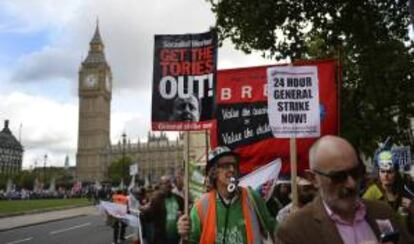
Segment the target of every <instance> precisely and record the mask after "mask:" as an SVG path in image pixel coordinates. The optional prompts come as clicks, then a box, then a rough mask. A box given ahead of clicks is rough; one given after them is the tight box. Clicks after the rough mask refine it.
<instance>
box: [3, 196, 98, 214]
mask: <svg viewBox="0 0 414 244" xmlns="http://www.w3.org/2000/svg"><path fill="white" fill-rule="evenodd" d="M88 204H90V202H89V201H88V199H86V198H72V199H34V200H2V201H0V216H1V215H5V214H15V213H16V214H17V213H23V212H29V211H36V210H51V209H59V208H64V207H68V206H80V205H88Z"/></svg>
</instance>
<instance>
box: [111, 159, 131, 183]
mask: <svg viewBox="0 0 414 244" xmlns="http://www.w3.org/2000/svg"><path fill="white" fill-rule="evenodd" d="M131 164H132V159H131V158H130V157H128V156H125V157H122V158H120V159H118V160H115V161H113V162H112V163H111V165H109V169H108V174H109V178H110V179H111V181H112V182H113V183H116V184H119V183H120V182H121V179H122V178H124V183H125V184H126V183H127V182H128V181H129V178H130V176H129V166H130V165H131Z"/></svg>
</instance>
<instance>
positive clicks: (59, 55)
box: [11, 46, 79, 82]
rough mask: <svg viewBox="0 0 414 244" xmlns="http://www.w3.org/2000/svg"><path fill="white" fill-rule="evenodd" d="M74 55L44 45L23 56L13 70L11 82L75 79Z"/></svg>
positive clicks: (75, 65)
mask: <svg viewBox="0 0 414 244" xmlns="http://www.w3.org/2000/svg"><path fill="white" fill-rule="evenodd" d="M75 60H76V57H75V56H74V55H73V53H70V52H67V51H65V50H63V49H59V48H53V47H49V46H47V47H45V48H44V49H42V50H41V51H39V52H34V53H31V54H29V55H27V56H24V57H23V58H22V60H21V62H20V65H19V66H18V68H17V69H16V71H15V72H14V75H13V77H12V80H11V81H12V82H14V81H16V82H30V81H49V80H57V79H68V80H76V79H77V66H78V65H79V64H76V62H75Z"/></svg>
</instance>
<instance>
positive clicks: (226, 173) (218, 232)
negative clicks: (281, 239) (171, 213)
mask: <svg viewBox="0 0 414 244" xmlns="http://www.w3.org/2000/svg"><path fill="white" fill-rule="evenodd" d="M206 173H207V177H208V182H209V183H210V191H209V192H208V193H206V194H204V195H203V196H202V197H201V198H200V199H198V201H196V202H195V204H194V207H193V208H192V210H191V213H190V217H188V216H186V215H183V216H182V217H181V218H180V219H179V221H178V232H179V233H180V234H181V235H182V236H183V237H188V235H189V243H207V244H208V243H223V244H224V243H225V244H243V243H254V244H256V243H261V230H264V228H263V226H262V221H267V222H266V223H268V224H269V223H270V228H273V227H274V223H273V218H271V217H270V214H269V212H268V211H267V209H266V206H265V203H264V201H263V200H261V199H260V197H259V196H257V195H255V196H253V197H252V195H250V194H253V193H252V192H250V191H248V190H247V189H245V188H242V187H238V186H237V178H238V176H239V156H238V155H237V154H236V153H235V152H233V151H231V150H230V149H229V148H228V147H217V148H216V149H214V150H213V151H211V152H210V153H209V155H208V160H207V166H206ZM258 209H263V211H260V213H258V212H259V211H258ZM259 214H260V216H259ZM259 218H261V219H259ZM267 226H268V225H267ZM268 227H269V226H268ZM272 231H273V229H272ZM272 231H271V232H272Z"/></svg>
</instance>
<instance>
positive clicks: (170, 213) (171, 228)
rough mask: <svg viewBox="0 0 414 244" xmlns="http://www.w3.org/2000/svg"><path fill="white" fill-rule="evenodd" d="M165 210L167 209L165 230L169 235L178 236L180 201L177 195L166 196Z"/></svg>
mask: <svg viewBox="0 0 414 244" xmlns="http://www.w3.org/2000/svg"><path fill="white" fill-rule="evenodd" d="M165 210H166V211H167V213H166V214H167V218H166V221H165V225H166V226H165V231H166V234H167V236H168V237H170V238H172V237H176V236H178V232H177V216H178V210H179V206H178V202H177V200H176V199H175V197H173V196H170V197H166V198H165Z"/></svg>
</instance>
